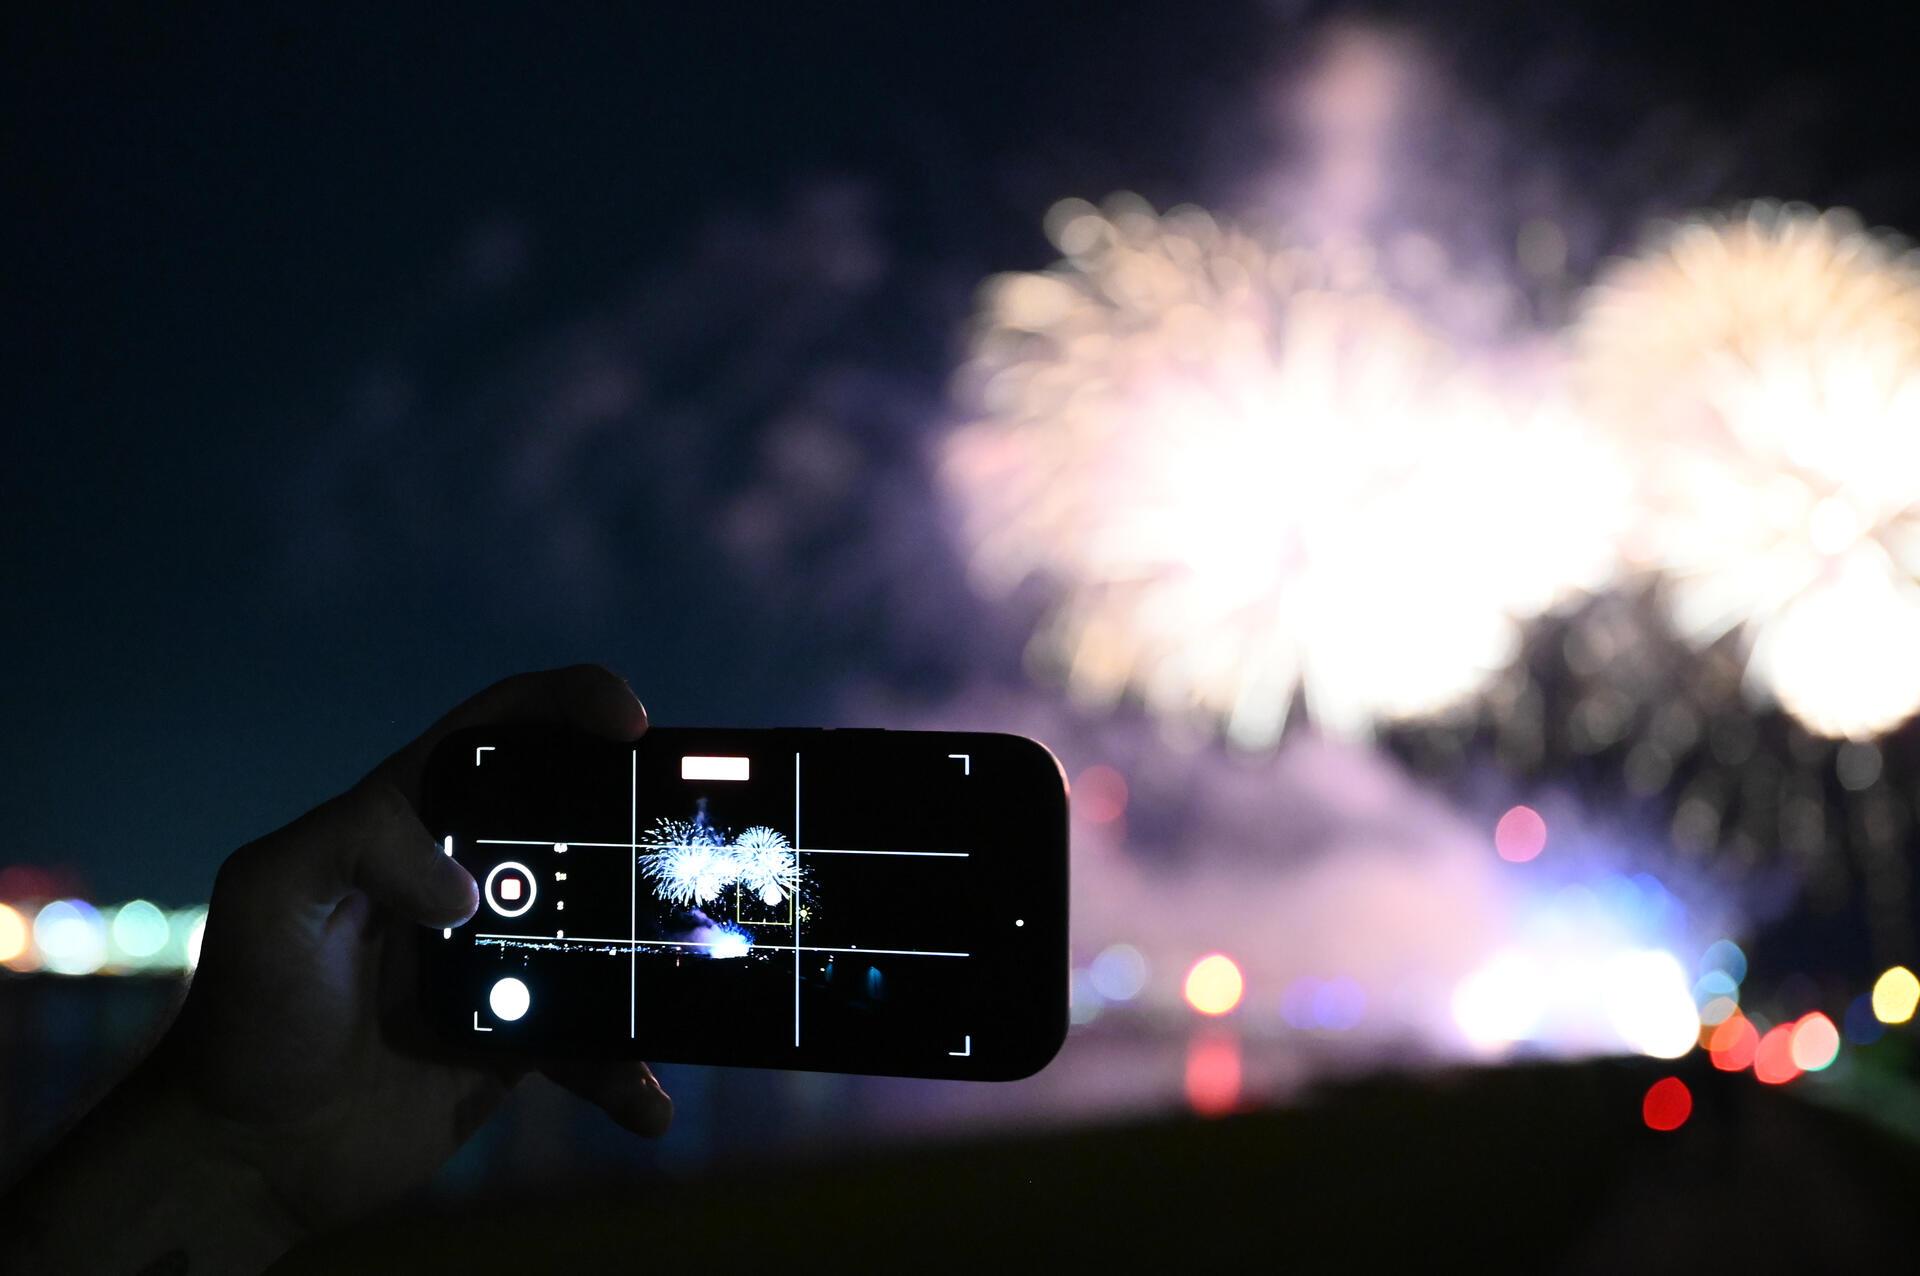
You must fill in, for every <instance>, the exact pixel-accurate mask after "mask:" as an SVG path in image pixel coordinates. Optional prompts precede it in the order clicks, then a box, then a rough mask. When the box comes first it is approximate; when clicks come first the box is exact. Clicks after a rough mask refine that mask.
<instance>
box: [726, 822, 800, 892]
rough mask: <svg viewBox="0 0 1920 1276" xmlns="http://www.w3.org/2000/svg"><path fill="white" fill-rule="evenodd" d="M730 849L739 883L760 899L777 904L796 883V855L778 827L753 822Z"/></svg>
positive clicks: (795, 886) (797, 870)
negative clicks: (773, 827)
mask: <svg viewBox="0 0 1920 1276" xmlns="http://www.w3.org/2000/svg"><path fill="white" fill-rule="evenodd" d="M731 849H732V851H733V854H734V857H735V866H736V871H737V872H738V874H739V876H738V881H739V883H740V885H741V886H743V887H745V888H746V889H747V890H749V891H751V892H753V893H754V894H755V895H758V896H759V897H760V899H761V902H763V903H765V904H767V905H769V906H772V907H777V906H778V905H780V904H781V903H783V902H785V900H786V898H787V897H788V896H789V895H791V894H793V893H794V890H795V889H796V888H797V887H798V886H799V884H800V858H799V856H797V855H795V854H794V851H793V848H792V847H791V846H789V845H788V844H787V837H786V834H784V833H782V832H780V831H779V830H778V829H772V828H768V827H767V826H766V825H764V824H756V825H754V826H753V827H752V828H750V829H747V830H746V831H745V832H743V833H741V834H740V836H739V837H737V838H735V839H734V840H733V845H732V848H731Z"/></svg>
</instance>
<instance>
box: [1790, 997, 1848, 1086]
mask: <svg viewBox="0 0 1920 1276" xmlns="http://www.w3.org/2000/svg"><path fill="white" fill-rule="evenodd" d="M1789 1052H1790V1053H1791V1055H1792V1057H1793V1066H1794V1067H1796V1068H1798V1069H1800V1070H1801V1071H1802V1072H1819V1071H1822V1070H1823V1069H1825V1068H1827V1067H1829V1066H1831V1065H1832V1063H1833V1061H1834V1060H1835V1059H1836V1058H1838V1057H1839V1054H1840V1030H1839V1029H1838V1028H1836V1027H1834V1026H1833V1020H1831V1019H1829V1018H1827V1017H1826V1016H1825V1015H1823V1014H1821V1013H1820V1012H1819V1011H1818V1010H1816V1011H1814V1012H1812V1013H1811V1014H1807V1015H1802V1016H1801V1018H1800V1021H1799V1022H1798V1023H1796V1024H1794V1025H1793V1040H1792V1044H1791V1046H1790V1051H1789Z"/></svg>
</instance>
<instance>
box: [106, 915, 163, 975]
mask: <svg viewBox="0 0 1920 1276" xmlns="http://www.w3.org/2000/svg"><path fill="white" fill-rule="evenodd" d="M111 933H112V937H113V947H114V949H115V951H116V952H117V953H118V954H119V955H120V956H122V957H125V958H128V959H130V960H131V961H132V962H133V963H134V964H136V965H138V964H143V963H145V962H147V961H149V960H150V959H152V958H153V957H155V956H156V955H158V954H159V952H160V950H161V949H163V948H165V947H166V946H167V940H168V938H169V937H170V934H171V928H170V927H169V926H168V925H167V915H166V914H165V913H163V912H161V911H160V910H159V909H158V908H155V907H154V906H153V905H152V904H150V903H148V902H147V901H146V900H144V899H136V900H133V901H131V902H129V903H126V904H122V905H121V906H120V907H119V908H117V909H115V910H114V913H113V927H112V932H111Z"/></svg>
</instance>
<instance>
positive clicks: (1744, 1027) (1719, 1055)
mask: <svg viewBox="0 0 1920 1276" xmlns="http://www.w3.org/2000/svg"><path fill="white" fill-rule="evenodd" d="M1759 1048H1760V1031H1759V1029H1757V1028H1755V1027H1754V1026H1753V1020H1751V1019H1749V1018H1747V1017H1746V1016H1745V1015H1743V1014H1741V1013H1739V1012H1738V1011H1735V1012H1734V1013H1733V1014H1731V1015H1729V1016H1728V1017H1727V1018H1726V1019H1723V1020H1722V1021H1721V1022H1719V1023H1717V1024H1715V1025H1714V1027H1713V1032H1712V1034H1711V1035H1710V1036H1709V1037H1708V1038H1707V1053H1708V1055H1709V1056H1710V1057H1711V1058H1712V1059H1713V1066H1714V1067H1716V1068H1718V1069H1720V1071H1722V1072H1742V1071H1744V1070H1746V1069H1747V1068H1749V1067H1751V1066H1752V1065H1753V1055H1754V1051H1756V1050H1758V1049H1759Z"/></svg>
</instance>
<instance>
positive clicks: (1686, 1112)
mask: <svg viewBox="0 0 1920 1276" xmlns="http://www.w3.org/2000/svg"><path fill="white" fill-rule="evenodd" d="M1692 1115H1693V1091H1691V1090H1689V1089H1687V1083H1686V1082H1684V1081H1682V1080H1681V1079H1680V1078H1679V1077H1662V1078H1660V1079H1659V1080H1658V1081H1656V1082H1654V1083H1653V1084H1652V1085H1650V1086H1648V1087H1647V1093H1646V1095H1645V1097H1643V1098H1642V1099H1641V1100H1640V1119H1641V1120H1643V1121H1645V1122H1646V1124H1647V1128H1648V1129H1649V1130H1659V1131H1661V1132H1662V1133H1665V1132H1667V1131H1670V1130H1677V1129H1679V1128H1680V1127H1681V1126H1683V1125H1685V1124H1686V1123H1687V1118H1688V1117H1690V1116H1692Z"/></svg>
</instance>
